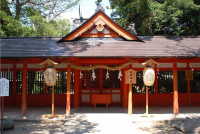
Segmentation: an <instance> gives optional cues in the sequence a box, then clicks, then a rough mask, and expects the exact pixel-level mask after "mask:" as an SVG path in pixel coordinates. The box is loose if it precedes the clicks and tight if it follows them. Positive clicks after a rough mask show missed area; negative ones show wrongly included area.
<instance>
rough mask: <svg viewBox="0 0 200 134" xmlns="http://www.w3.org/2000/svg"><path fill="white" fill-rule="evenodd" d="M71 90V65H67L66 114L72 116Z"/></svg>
mask: <svg viewBox="0 0 200 134" xmlns="http://www.w3.org/2000/svg"><path fill="white" fill-rule="evenodd" d="M70 91H71V65H67V96H66V98H67V102H66V115H67V116H70Z"/></svg>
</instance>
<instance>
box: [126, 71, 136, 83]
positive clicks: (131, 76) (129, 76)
mask: <svg viewBox="0 0 200 134" xmlns="http://www.w3.org/2000/svg"><path fill="white" fill-rule="evenodd" d="M125 81H126V84H136V71H135V70H133V69H129V70H127V71H126V73H125Z"/></svg>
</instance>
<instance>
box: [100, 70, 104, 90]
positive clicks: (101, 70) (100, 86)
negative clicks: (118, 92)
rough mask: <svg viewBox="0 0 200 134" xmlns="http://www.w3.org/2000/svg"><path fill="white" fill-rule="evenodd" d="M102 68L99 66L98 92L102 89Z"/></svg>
mask: <svg viewBox="0 0 200 134" xmlns="http://www.w3.org/2000/svg"><path fill="white" fill-rule="evenodd" d="M103 77H105V76H103V69H102V68H99V79H100V80H99V85H100V93H102V89H103Z"/></svg>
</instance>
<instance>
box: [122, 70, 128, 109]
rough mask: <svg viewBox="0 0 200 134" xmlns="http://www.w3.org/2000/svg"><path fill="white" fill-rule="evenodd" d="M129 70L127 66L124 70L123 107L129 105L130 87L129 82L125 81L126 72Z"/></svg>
mask: <svg viewBox="0 0 200 134" xmlns="http://www.w3.org/2000/svg"><path fill="white" fill-rule="evenodd" d="M126 71H127V67H125V68H124V69H123V70H122V82H123V101H122V102H123V107H124V108H127V107H128V89H127V84H126V83H125V72H126Z"/></svg>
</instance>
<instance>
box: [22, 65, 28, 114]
mask: <svg viewBox="0 0 200 134" xmlns="http://www.w3.org/2000/svg"><path fill="white" fill-rule="evenodd" d="M26 85H27V62H24V63H23V78H22V111H21V112H22V115H26V88H27V86H26Z"/></svg>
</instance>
